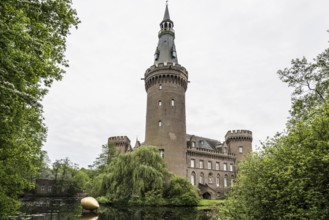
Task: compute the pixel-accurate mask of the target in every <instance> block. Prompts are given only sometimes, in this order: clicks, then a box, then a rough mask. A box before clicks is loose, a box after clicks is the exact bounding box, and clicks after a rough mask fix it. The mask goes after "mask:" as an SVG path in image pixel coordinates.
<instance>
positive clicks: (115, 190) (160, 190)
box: [91, 146, 199, 205]
mask: <svg viewBox="0 0 329 220" xmlns="http://www.w3.org/2000/svg"><path fill="white" fill-rule="evenodd" d="M93 186H94V187H93V189H92V191H91V192H92V195H94V196H101V197H102V198H101V201H104V202H110V203H129V204H134V205H164V204H168V203H169V204H174V205H196V204H197V202H198V201H199V196H198V194H197V192H196V191H195V189H194V188H193V186H192V185H191V183H189V182H188V181H187V180H185V179H182V178H179V177H175V176H174V175H173V174H171V173H169V172H168V170H167V169H166V167H165V164H164V161H163V159H162V158H161V157H160V154H159V151H158V149H157V148H154V147H150V146H141V147H139V148H138V149H137V150H134V151H133V152H128V153H125V154H120V155H118V156H117V157H116V158H115V159H114V160H113V161H111V162H110V164H109V165H108V166H107V168H106V169H105V171H104V172H103V173H101V174H100V175H98V176H97V177H96V178H95V180H94V183H93Z"/></svg>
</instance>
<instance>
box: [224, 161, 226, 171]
mask: <svg viewBox="0 0 329 220" xmlns="http://www.w3.org/2000/svg"><path fill="white" fill-rule="evenodd" d="M224 171H227V163H224Z"/></svg>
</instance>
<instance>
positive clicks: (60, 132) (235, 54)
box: [43, 0, 329, 167]
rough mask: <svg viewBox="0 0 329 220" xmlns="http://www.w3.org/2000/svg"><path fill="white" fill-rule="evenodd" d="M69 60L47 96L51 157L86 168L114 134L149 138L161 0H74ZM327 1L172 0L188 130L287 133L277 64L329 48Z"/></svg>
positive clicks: (286, 95)
mask: <svg viewBox="0 0 329 220" xmlns="http://www.w3.org/2000/svg"><path fill="white" fill-rule="evenodd" d="M74 8H76V9H77V11H78V16H79V18H80V19H81V21H82V23H81V24H80V25H79V28H78V30H72V34H71V35H70V37H69V38H68V45H67V53H66V55H67V59H69V61H70V62H69V63H70V67H69V68H68V69H67V73H66V75H65V76H64V78H63V80H62V81H60V82H55V83H54V84H53V86H52V88H51V89H50V92H49V94H48V95H47V96H46V97H45V99H44V101H43V105H44V116H45V119H46V120H45V123H46V125H47V127H48V138H47V142H46V143H45V144H44V150H46V151H47V152H48V155H49V157H50V159H51V161H52V162H54V161H55V160H56V159H61V158H65V157H69V158H70V160H71V161H72V162H74V163H77V164H79V165H80V167H87V166H88V165H89V164H92V162H93V161H94V160H95V158H96V157H97V155H98V154H99V153H100V152H101V146H102V144H105V143H106V142H107V138H108V137H110V136H118V135H120V136H121V135H127V136H128V137H129V138H130V140H131V142H132V145H133V146H134V144H135V141H136V138H138V139H139V140H140V141H144V133H145V116H146V92H145V88H144V81H142V80H141V78H142V77H143V76H144V72H145V70H146V69H147V68H148V67H150V66H151V65H153V56H154V51H155V48H156V45H157V43H158V37H157V34H158V31H159V30H160V27H159V23H160V22H161V20H162V18H163V15H164V10H165V1H164V0H162V1H160V0H156V1H155V0H139V1H132V0H130V1H128V0H120V1H113V0H93V1H88V0H75V1H74ZM328 10H329V1H328V0H248V1H247V0H206V1H196V0H176V1H174V0H171V1H169V11H170V16H171V19H172V20H173V21H174V24H175V32H176V39H175V44H176V49H177V55H178V60H179V63H180V64H181V65H183V66H184V67H186V69H187V70H188V72H189V80H190V81H191V83H190V84H189V85H188V89H187V92H186V115H187V132H188V133H189V134H195V135H199V136H203V137H208V138H212V139H217V140H220V141H223V140H224V136H225V134H226V132H227V131H228V130H233V129H248V130H251V131H252V132H253V138H254V140H253V147H254V149H256V147H257V146H259V145H260V144H259V143H260V141H264V140H265V139H266V137H268V136H269V137H272V136H273V135H274V134H275V133H276V132H278V131H283V130H284V128H285V123H286V121H287V118H288V117H289V112H288V111H289V109H290V95H291V91H292V90H291V89H290V88H288V87H287V85H286V84H284V83H282V82H281V81H280V80H279V77H278V75H277V71H278V70H279V69H283V68H285V67H289V66H290V62H291V60H292V59H293V58H298V57H299V58H301V57H303V56H305V57H306V58H308V59H309V60H312V59H313V58H314V57H315V56H316V55H317V54H319V53H320V52H322V51H323V50H324V49H325V48H327V47H328V40H329V34H328V33H327V32H326V30H328V29H329V23H328V22H329V13H328Z"/></svg>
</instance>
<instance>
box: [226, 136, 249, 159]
mask: <svg viewBox="0 0 329 220" xmlns="http://www.w3.org/2000/svg"><path fill="white" fill-rule="evenodd" d="M225 141H226V144H227V145H228V147H229V152H230V153H233V154H235V155H236V161H237V163H238V162H239V161H241V160H244V159H245V158H246V156H248V155H249V154H250V153H251V152H252V145H251V143H252V132H251V131H249V130H233V131H228V132H227V133H226V135H225Z"/></svg>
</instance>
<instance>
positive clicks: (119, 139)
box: [108, 136, 130, 144]
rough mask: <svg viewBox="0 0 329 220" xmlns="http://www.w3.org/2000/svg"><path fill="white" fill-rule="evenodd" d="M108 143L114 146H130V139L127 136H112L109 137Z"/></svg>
mask: <svg viewBox="0 0 329 220" xmlns="http://www.w3.org/2000/svg"><path fill="white" fill-rule="evenodd" d="M108 141H109V142H111V143H114V144H130V139H129V138H128V137H127V136H112V137H109V139H108Z"/></svg>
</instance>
